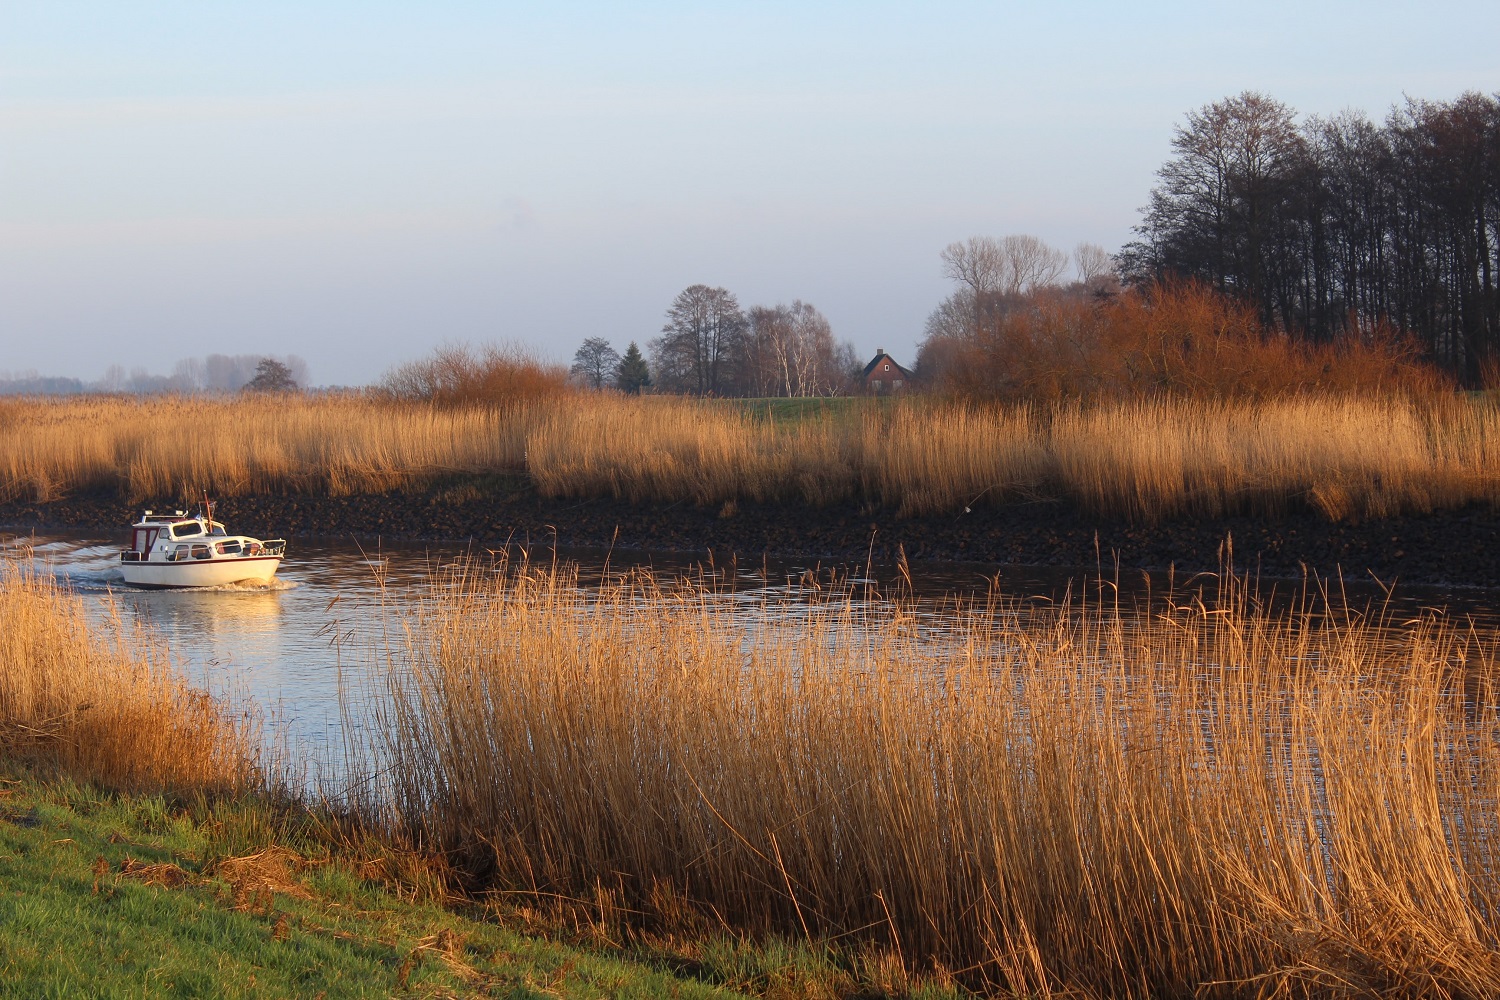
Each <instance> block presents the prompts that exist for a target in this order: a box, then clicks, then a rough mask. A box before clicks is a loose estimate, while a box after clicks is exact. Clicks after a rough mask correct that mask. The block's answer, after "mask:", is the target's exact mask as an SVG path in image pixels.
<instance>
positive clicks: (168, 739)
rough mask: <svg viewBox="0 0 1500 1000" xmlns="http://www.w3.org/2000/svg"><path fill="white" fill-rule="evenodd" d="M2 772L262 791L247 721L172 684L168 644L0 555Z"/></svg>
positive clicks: (138, 786) (180, 683)
mask: <svg viewBox="0 0 1500 1000" xmlns="http://www.w3.org/2000/svg"><path fill="white" fill-rule="evenodd" d="M0 623H3V627H0V763H9V762H11V761H16V762H26V763H31V764H34V765H35V764H40V765H42V766H44V767H48V768H56V769H59V770H60V771H61V772H62V773H64V774H67V775H69V776H71V777H73V778H75V779H77V780H79V781H93V782H97V783H99V784H101V785H104V786H106V787H111V788H119V789H126V790H154V789H163V788H166V789H172V790H175V791H178V792H189V791H193V792H227V791H234V790H237V789H242V788H246V787H249V786H251V785H252V784H256V783H257V782H259V772H258V771H257V770H256V766H255V763H254V758H255V749H254V748H255V747H256V746H257V738H258V737H257V734H256V731H255V725H254V723H253V720H251V719H246V718H242V717H236V716H235V715H234V714H233V713H232V712H230V711H229V710H228V709H227V708H226V707H225V706H224V705H223V704H221V703H219V702H217V701H215V700H214V699H212V698H210V697H209V696H208V694H206V693H205V692H203V691H201V690H198V689H196V688H194V687H192V686H191V685H189V684H188V683H187V682H186V681H184V680H183V679H182V677H181V676H180V675H179V674H177V673H176V672H175V670H174V667H173V664H172V661H171V657H170V654H169V652H168V650H167V648H166V644H165V643H164V642H162V641H161V640H160V638H159V637H157V636H153V635H151V634H149V633H148V632H146V631H144V630H143V629H141V628H140V627H139V626H136V625H130V624H127V623H126V622H125V621H124V620H123V619H122V618H120V617H118V616H115V617H113V618H111V619H110V620H109V621H108V622H107V623H106V624H105V625H104V626H103V627H90V625H89V622H88V618H87V615H86V614H85V611H84V607H83V602H82V601H81V600H80V599H79V598H77V597H75V596H73V595H72V594H70V593H68V592H67V591H66V590H65V589H64V588H62V587H60V586H59V585H58V584H57V583H56V582H55V581H54V580H53V579H52V578H51V577H49V576H44V575H42V574H40V573H38V572H36V571H33V570H29V569H27V568H25V566H24V564H23V563H21V562H20V561H18V560H17V559H16V558H14V555H13V554H9V553H8V554H5V555H0Z"/></svg>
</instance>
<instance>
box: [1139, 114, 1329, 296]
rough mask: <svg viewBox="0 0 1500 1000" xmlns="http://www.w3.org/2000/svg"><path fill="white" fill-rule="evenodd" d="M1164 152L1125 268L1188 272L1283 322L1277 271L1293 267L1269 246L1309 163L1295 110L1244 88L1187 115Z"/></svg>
mask: <svg viewBox="0 0 1500 1000" xmlns="http://www.w3.org/2000/svg"><path fill="white" fill-rule="evenodd" d="M1172 151H1173V156H1172V158H1171V159H1170V160H1168V161H1167V162H1166V164H1164V165H1163V166H1162V168H1161V169H1160V170H1158V171H1157V177H1158V178H1159V179H1160V183H1159V184H1158V185H1157V186H1156V187H1155V188H1154V189H1153V190H1152V192H1151V203H1150V205H1148V206H1147V207H1146V209H1145V214H1144V217H1143V218H1142V220H1141V224H1140V226H1138V227H1137V231H1138V232H1139V233H1141V235H1142V236H1143V237H1144V239H1143V240H1142V241H1141V242H1140V243H1138V244H1132V245H1131V247H1130V253H1129V254H1128V257H1129V258H1130V259H1132V260H1133V262H1134V264H1133V270H1134V271H1135V272H1137V273H1142V274H1150V275H1156V274H1160V273H1163V272H1170V273H1175V274H1178V275H1180V276H1184V277H1192V278H1198V279H1200V280H1203V281H1206V282H1209V283H1210V284H1212V285H1213V286H1214V287H1215V288H1218V289H1220V290H1221V291H1225V292H1228V293H1230V294H1231V295H1233V296H1235V297H1236V298H1241V299H1244V300H1246V301H1248V302H1252V303H1254V304H1255V306H1256V308H1257V309H1258V310H1259V312H1260V315H1261V319H1262V321H1263V322H1265V323H1267V324H1273V323H1276V322H1277V321H1287V320H1289V319H1290V318H1291V314H1292V313H1293V311H1294V303H1293V300H1292V298H1291V297H1288V296H1286V295H1283V294H1282V288H1283V285H1284V282H1283V281H1281V280H1280V279H1281V278H1282V273H1281V272H1282V271H1283V270H1285V269H1286V266H1287V265H1288V264H1290V265H1292V268H1291V269H1292V270H1300V269H1301V267H1302V265H1301V263H1300V262H1297V261H1294V260H1293V259H1292V258H1291V257H1289V256H1287V255H1284V254H1281V253H1279V250H1280V248H1281V247H1282V246H1283V244H1284V243H1285V242H1286V240H1287V239H1288V238H1289V237H1291V236H1292V235H1293V233H1294V231H1295V230H1296V228H1297V222H1296V218H1295V217H1296V215H1297V196H1298V181H1299V173H1300V172H1301V171H1302V170H1303V168H1304V167H1305V166H1306V165H1307V164H1308V163H1309V155H1308V143H1307V141H1306V140H1305V139H1304V138H1303V136H1302V135H1301V134H1300V133H1299V131H1298V129H1297V123H1296V119H1295V113H1294V112H1293V111H1292V109H1291V108H1289V107H1287V106H1286V105H1285V104H1282V103H1281V102H1280V101H1277V100H1273V99H1272V98H1270V97H1267V96H1266V95H1265V94H1261V93H1257V92H1255V91H1250V90H1247V91H1245V92H1244V93H1242V94H1240V95H1239V96H1238V97H1230V98H1225V99H1224V100H1222V101H1218V102H1216V103H1213V104H1208V105H1205V106H1203V107H1202V108H1199V109H1198V110H1197V111H1192V112H1189V113H1188V115H1187V120H1186V123H1185V124H1183V125H1180V126H1178V128H1177V130H1176V132H1175V134H1174V135H1173V137H1172ZM1287 325H1291V324H1290V323H1288V324H1287Z"/></svg>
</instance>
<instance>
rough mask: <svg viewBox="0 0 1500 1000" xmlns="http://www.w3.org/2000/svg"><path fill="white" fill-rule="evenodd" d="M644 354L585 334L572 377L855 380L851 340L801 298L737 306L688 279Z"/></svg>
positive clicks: (753, 382)
mask: <svg viewBox="0 0 1500 1000" xmlns="http://www.w3.org/2000/svg"><path fill="white" fill-rule="evenodd" d="M648 347H649V350H650V356H649V358H647V357H646V356H645V355H643V354H642V352H641V350H640V347H639V345H637V344H636V343H635V342H634V341H631V343H630V346H629V347H628V348H627V349H626V351H625V353H624V354H623V355H622V354H620V353H619V352H617V351H616V350H615V349H614V347H613V346H612V345H611V344H610V342H609V341H608V340H607V339H606V338H603V337H590V338H588V339H586V340H585V341H584V342H583V344H582V346H580V347H579V349H578V351H577V353H576V354H574V356H573V365H572V368H571V369H570V373H571V375H572V377H573V378H574V379H575V380H576V381H578V382H580V383H582V384H583V385H585V386H587V387H589V388H592V389H602V388H615V389H619V390H620V391H622V392H627V393H638V392H641V391H642V390H644V389H647V388H652V389H655V390H657V391H660V392H672V393H683V394H687V395H694V396H755V397H760V396H829V395H836V394H839V393H843V392H847V391H849V390H850V388H851V387H852V386H853V385H854V384H855V383H854V379H855V376H856V375H857V373H858V371H859V357H858V355H857V354H856V353H855V349H854V345H853V344H851V343H849V342H848V341H837V340H835V339H834V336H833V330H832V328H831V327H830V326H829V323H828V320H827V319H826V318H824V316H823V314H822V313H820V312H819V311H818V310H817V309H816V308H815V307H814V306H812V305H809V304H808V303H806V302H802V301H801V300H796V301H793V302H792V303H791V305H785V304H779V305H775V306H753V307H751V308H750V309H749V310H748V311H747V310H744V309H741V308H740V304H739V301H738V300H737V299H736V298H735V296H734V294H733V293H732V292H730V291H729V290H728V289H725V288H710V287H709V286H708V285H692V286H690V287H688V288H685V289H683V291H682V292H681V293H679V294H678V296H677V297H676V298H675V299H673V300H672V304H671V306H670V307H669V308H668V309H667V315H666V323H665V324H663V326H662V329H661V335H660V336H659V337H657V338H655V339H654V340H652V341H650V343H649V345H648Z"/></svg>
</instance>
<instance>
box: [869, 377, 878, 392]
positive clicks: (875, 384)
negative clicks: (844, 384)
mask: <svg viewBox="0 0 1500 1000" xmlns="http://www.w3.org/2000/svg"><path fill="white" fill-rule="evenodd" d="M870 388H872V389H874V390H875V391H876V392H879V391H880V379H878V378H877V379H873V380H872V381H871V382H870Z"/></svg>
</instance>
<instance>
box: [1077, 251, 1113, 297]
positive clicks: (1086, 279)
mask: <svg viewBox="0 0 1500 1000" xmlns="http://www.w3.org/2000/svg"><path fill="white" fill-rule="evenodd" d="M1073 267H1074V268H1075V269H1076V270H1077V272H1078V281H1079V283H1080V284H1083V285H1086V286H1087V287H1088V288H1089V290H1090V291H1107V290H1108V289H1109V288H1110V287H1111V286H1114V285H1118V283H1119V279H1118V278H1116V277H1115V261H1114V258H1113V257H1111V256H1110V255H1109V251H1108V250H1106V249H1104V248H1103V247H1101V246H1100V245H1099V244H1097V243H1080V244H1078V246H1076V247H1074V248H1073Z"/></svg>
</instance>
